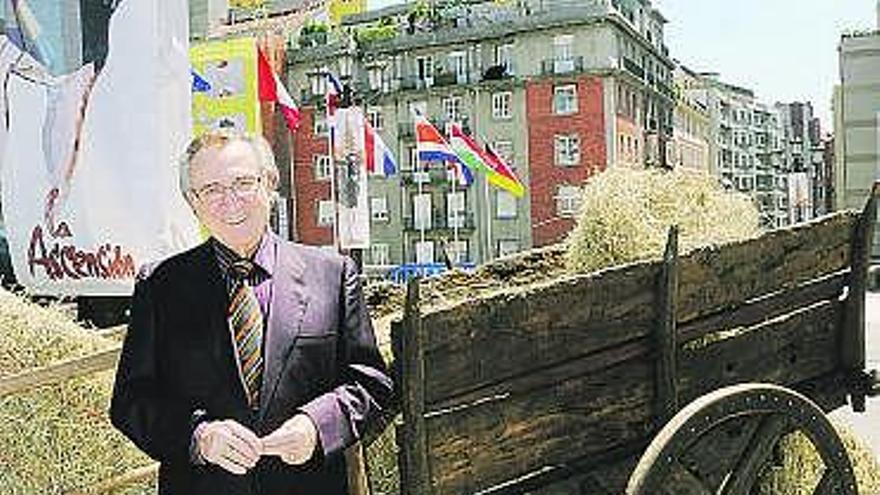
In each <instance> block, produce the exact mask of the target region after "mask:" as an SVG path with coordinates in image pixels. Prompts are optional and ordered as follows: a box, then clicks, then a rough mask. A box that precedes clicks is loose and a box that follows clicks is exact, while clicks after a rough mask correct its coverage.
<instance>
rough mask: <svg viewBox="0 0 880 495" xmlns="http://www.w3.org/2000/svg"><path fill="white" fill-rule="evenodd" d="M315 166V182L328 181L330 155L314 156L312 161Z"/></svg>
mask: <svg viewBox="0 0 880 495" xmlns="http://www.w3.org/2000/svg"><path fill="white" fill-rule="evenodd" d="M313 162H314V165H315V180H329V179H330V172H331V166H330V155H315V156H314V159H313Z"/></svg>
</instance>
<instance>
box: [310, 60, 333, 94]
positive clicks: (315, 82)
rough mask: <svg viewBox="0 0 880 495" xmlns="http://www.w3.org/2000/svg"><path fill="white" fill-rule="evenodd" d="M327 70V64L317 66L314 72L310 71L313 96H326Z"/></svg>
mask: <svg viewBox="0 0 880 495" xmlns="http://www.w3.org/2000/svg"><path fill="white" fill-rule="evenodd" d="M327 72H328V69H327V66H324V67H316V68H315V70H314V71H313V72H311V73H309V79H310V80H311V86H312V95H313V96H324V94H325V93H326V92H327Z"/></svg>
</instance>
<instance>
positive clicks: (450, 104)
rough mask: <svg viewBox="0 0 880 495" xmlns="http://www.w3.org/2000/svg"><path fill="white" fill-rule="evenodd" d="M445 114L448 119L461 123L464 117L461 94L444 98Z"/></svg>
mask: <svg viewBox="0 0 880 495" xmlns="http://www.w3.org/2000/svg"><path fill="white" fill-rule="evenodd" d="M443 114H444V115H445V116H446V120H447V121H449V122H458V123H461V121H462V118H463V113H462V106H461V96H450V97H447V98H444V99H443ZM441 130H442V129H441Z"/></svg>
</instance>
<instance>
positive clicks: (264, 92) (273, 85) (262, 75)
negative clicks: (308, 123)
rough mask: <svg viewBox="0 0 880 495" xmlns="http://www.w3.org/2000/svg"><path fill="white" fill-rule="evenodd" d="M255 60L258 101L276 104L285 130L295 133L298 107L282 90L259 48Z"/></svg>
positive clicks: (298, 119) (297, 122)
mask: <svg viewBox="0 0 880 495" xmlns="http://www.w3.org/2000/svg"><path fill="white" fill-rule="evenodd" d="M257 59H258V62H257V66H258V67H257V73H258V81H259V93H260V101H273V102H275V103H277V104H278V107H279V108H280V109H281V114H282V115H284V120H285V121H286V122H287V128H288V129H290V132H296V128H297V127H299V121H300V112H299V107H297V106H296V103H295V102H294V101H293V98H291V97H290V94H289V93H288V92H287V90H286V89H284V85H283V84H281V80H280V79H278V75H276V74H275V71H273V70H272V67H271V66H270V65H269V61H268V60H266V55H265V54H263V50H260V49H259V48H257Z"/></svg>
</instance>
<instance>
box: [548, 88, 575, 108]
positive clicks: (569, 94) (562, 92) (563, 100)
mask: <svg viewBox="0 0 880 495" xmlns="http://www.w3.org/2000/svg"><path fill="white" fill-rule="evenodd" d="M577 111H578V101H577V86H576V85H574V84H566V85H564V86H556V87H554V88H553V113H555V114H556V115H568V114H572V113H577Z"/></svg>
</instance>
